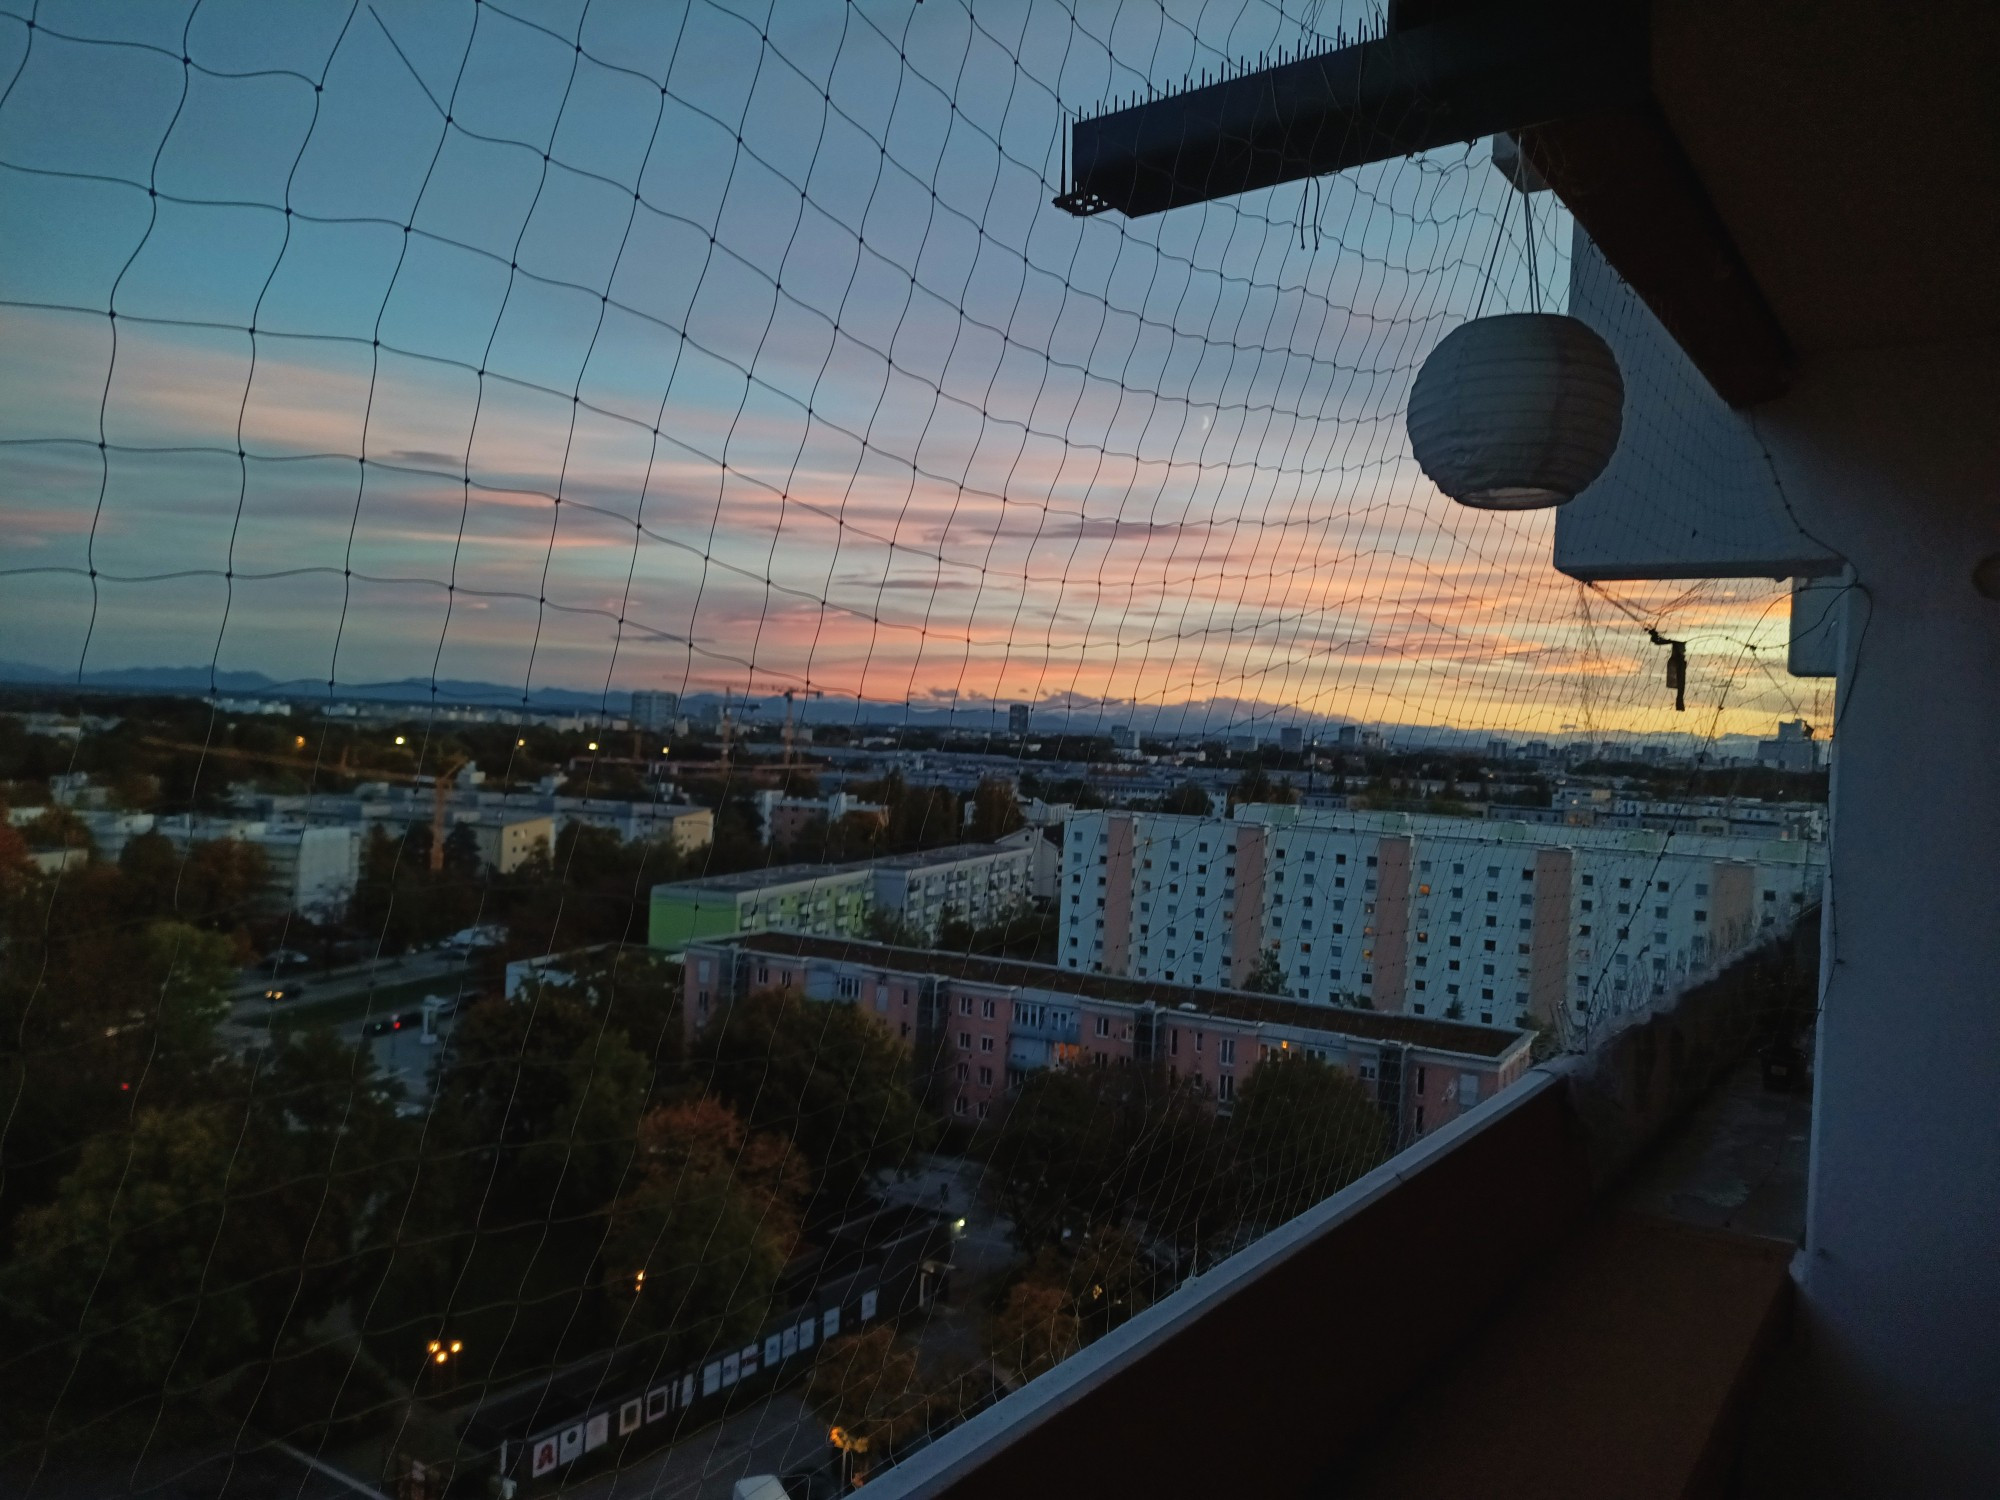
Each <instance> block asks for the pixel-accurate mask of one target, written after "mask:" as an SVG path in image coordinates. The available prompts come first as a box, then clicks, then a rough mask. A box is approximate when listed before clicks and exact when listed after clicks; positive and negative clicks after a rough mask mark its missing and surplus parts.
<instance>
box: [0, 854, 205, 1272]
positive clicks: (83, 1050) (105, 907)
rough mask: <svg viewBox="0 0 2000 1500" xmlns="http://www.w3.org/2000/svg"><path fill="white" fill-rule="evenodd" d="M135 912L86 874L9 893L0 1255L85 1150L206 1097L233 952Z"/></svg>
mask: <svg viewBox="0 0 2000 1500" xmlns="http://www.w3.org/2000/svg"><path fill="white" fill-rule="evenodd" d="M133 904H134V903H133V902H132V900H131V893H130V890H129V887H128V885H127V883H126V882H125V880H124V878H123V877H122V875H121V874H120V872H119V871H118V870H117V869H116V867H114V866H108V865H102V864H97V865H90V866H86V867H85V868H83V869H81V870H70V871H65V872H64V873H63V876H62V878H61V879H60V880H59V881H49V880H43V879H33V880H28V881H23V882H20V883H18V884H17V885H15V886H14V887H13V888H12V890H11V891H10V892H9V893H8V895H7V899H6V901H5V904H4V907H0V1120H4V1121H5V1122H6V1126H5V1129H4V1130H0V1241H4V1231H5V1227H6V1224H7V1222H8V1221H9V1220H10V1219H11V1217H12V1216H13V1214H14V1213H16V1212H17V1211H19V1209H20V1208H22V1207H24V1206H26V1205H28V1204H32V1203H38V1202H42V1201H44V1200H45V1199H46V1198H47V1197H48V1196H49V1195H50V1194H51V1193H52V1192H53V1191H54V1189H55V1184H56V1181H57V1180H58V1179H59V1178H60V1177H62V1176H63V1175H64V1174H65V1173H66V1172H68V1171H69V1170H70V1169H71V1168H72V1167H73V1166H75V1164H76V1153H77V1152H78V1150H79V1149H80V1148H81V1146H82V1144H83V1143H84V1142H85V1141H86V1140H88V1139H89V1138H90V1137H91V1136H93V1135H95V1134H97V1133H99V1132H101V1131H106V1130H112V1129H116V1128H122V1126H123V1124H124V1122H126V1121H127V1120H128V1119H129V1118H130V1117H131V1114H132V1112H133V1110H134V1109H135V1108H143V1107H153V1108H166V1107H169V1106H171V1105H174V1104H177V1103H181V1102H187V1101H191V1100H194V1099H199V1098H202V1097H205V1096H206V1092H207V1088H208V1083H207V1080H208V1076H209V1074H210V1073H211V1072H212V1070H213V1069H214V1068H215V1067H216V1065H217V1064H218V1061H219V1059H220V1056H221V1054H220V1051H219V1049H218V1048H217V1046H216V1043H215V1026H216V1023H217V1022H218V1021H220V1020H221V1019H222V1017H223V1016H224V1015H225V1014H226V1013H227V1011H228V1006H229V1000H228V995H229V989H230V987H231V985H233V984H234V982H235V979H236V973H237V959H238V954H237V952H236V948H235V945H234V944H233V943H232V942H231V941H230V940H229V939H227V938H225V937H222V936H220V935H218V934H215V933H209V932H203V931H201V930H200V929H199V928H196V927H191V926H189V925H187V924H186V923H184V922H174V921H159V920H148V919H147V918H146V916H145V914H144V913H143V911H138V912H135V911H133V910H132V907H133Z"/></svg>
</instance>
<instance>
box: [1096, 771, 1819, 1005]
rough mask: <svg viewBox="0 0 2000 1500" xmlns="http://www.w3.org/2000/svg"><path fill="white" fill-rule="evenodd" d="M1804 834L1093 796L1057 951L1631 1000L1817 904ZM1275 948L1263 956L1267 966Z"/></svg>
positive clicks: (1442, 987)
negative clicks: (1100, 804) (1109, 808)
mask: <svg viewBox="0 0 2000 1500" xmlns="http://www.w3.org/2000/svg"><path fill="white" fill-rule="evenodd" d="M1825 868H1826V856H1825V850H1824V848H1823V846H1821V845H1819V844H1816V843H1812V842H1810V841H1805V840H1757V839H1742V838H1730V837H1716V836H1694V835H1680V834H1667V833H1660V832H1654V831H1650V830H1643V829H1635V830H1617V829H1600V828H1582V827H1543V826H1535V825H1529V824H1526V823H1518V822H1496V821H1492V820H1488V819H1476V818H1445V817H1429V816H1418V815H1407V814H1397V813H1369V812H1350V811H1342V810H1331V809H1315V808H1298V807H1275V806H1251V807H1244V808H1239V809H1238V811H1237V815H1236V816H1235V817H1234V818H1228V819H1222V818H1201V817H1184V816H1177V815H1171V814H1151V813H1126V812H1087V813H1078V814H1076V815H1075V816H1074V817H1072V818H1071V819H1070V822H1069V825H1068V831H1067V836H1066V839H1065V852H1064V856H1063V870H1062V879H1061V886H1060V891H1061V895H1060V902H1061V914H1062V928H1061V937H1060V950H1059V952H1060V957H1061V962H1062V966H1063V967H1064V968H1066V969H1076V970H1078V971H1079V972H1091V973H1105V974H1117V975H1126V976H1130V977H1132V978H1137V979H1158V980H1164V981H1166V982H1168V983H1176V984H1194V985H1216V986H1225V987H1228V988H1233V989H1242V988H1245V987H1246V986H1247V985H1248V984H1249V982H1250V980H1251V976H1252V973H1253V971H1255V970H1256V969H1257V968H1258V966H1259V964H1260V962H1261V963H1263V964H1264V965H1266V972H1265V974H1264V975H1263V976H1262V977H1263V979H1264V980H1266V981H1267V982H1274V983H1275V984H1276V985H1277V987H1279V988H1280V989H1281V990H1282V992H1283V993H1284V994H1285V995H1287V996H1288V997H1289V998H1293V999H1298V1000H1304V1001H1308V1002H1313V1003H1318V1004H1326V1005H1351V1006H1361V1007H1364V1008H1369V1009H1373V1010H1376V1011H1382V1012H1389V1013H1398V1014H1407V1015H1411V1016H1433V1017H1435V1016H1445V1017H1450V1018H1452V1019H1461V1018H1462V1019H1464V1020H1466V1021H1471V1022H1476V1023H1478V1024H1482V1025H1489V1026H1513V1025H1518V1024H1521V1023H1522V1022H1523V1021H1526V1020H1529V1019H1533V1020H1535V1021H1538V1022H1542V1023H1549V1022H1552V1021H1554V1020H1556V1019H1557V1018H1558V1017H1560V1016H1563V1015H1565V1014H1567V1015H1568V1016H1570V1017H1581V1016H1585V1015H1591V1016H1599V1015H1604V1014H1614V1013H1617V1012H1622V1011H1626V1010H1632V1009H1637V1008H1639V1007H1641V1006H1644V1005H1648V1004H1651V1003H1653V1002H1655V1001H1657V1000H1661V999H1664V998H1666V997H1668V996H1670V995H1672V994H1676V993H1678V992H1679V991H1680V990H1682V989H1684V988H1686V987H1687V986H1688V985H1690V984H1693V983H1697V982H1699V981H1700V980H1702V979H1704V978H1706V977H1708V976H1710V975H1711V974H1713V973H1714V972H1715V971H1716V970H1717V969H1718V968H1719V967H1720V966H1721V965H1722V964H1723V963H1724V962H1725V961H1726V960H1727V959H1729V958H1730V957H1731V956H1733V955H1734V954H1736V953H1738V952H1740V951H1741V950H1743V949H1744V948H1745V947H1747V946H1749V945H1750V944H1752V943H1754V942H1756V941H1758V940H1759V939H1761V938H1764V937H1769V936H1775V935H1777V934H1778V933H1780V932H1782V931H1785V930H1788V929H1789V928H1790V927H1791V925H1792V923H1793V921H1794V920H1796V918H1797V917H1798V915H1799V913H1800V912H1801V911H1803V910H1804V909H1805V907H1807V906H1808V905H1810V904H1812V903H1813V902H1815V901H1817V899H1818V897H1819V891H1820V886H1821V883H1822V881H1823V879H1824V876H1825ZM1273 966H1274V967H1275V970H1276V973H1275V974H1273V973H1271V972H1270V969H1271V967H1273Z"/></svg>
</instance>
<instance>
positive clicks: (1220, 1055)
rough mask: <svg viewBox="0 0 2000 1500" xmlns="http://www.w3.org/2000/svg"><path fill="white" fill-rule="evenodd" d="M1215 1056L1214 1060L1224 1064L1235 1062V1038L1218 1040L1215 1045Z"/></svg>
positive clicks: (1228, 1037)
mask: <svg viewBox="0 0 2000 1500" xmlns="http://www.w3.org/2000/svg"><path fill="white" fill-rule="evenodd" d="M1215 1055H1216V1058H1217V1059H1218V1060H1219V1061H1221V1062H1226V1063H1233V1062H1235V1061H1236V1038H1235V1037H1230V1036H1225V1037H1221V1038H1219V1039H1218V1040H1217V1041H1216V1044H1215Z"/></svg>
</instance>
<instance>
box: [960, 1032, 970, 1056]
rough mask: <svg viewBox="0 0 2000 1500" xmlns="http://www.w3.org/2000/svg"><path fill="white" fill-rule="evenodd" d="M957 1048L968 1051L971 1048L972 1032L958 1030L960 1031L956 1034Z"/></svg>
mask: <svg viewBox="0 0 2000 1500" xmlns="http://www.w3.org/2000/svg"><path fill="white" fill-rule="evenodd" d="M958 1050H959V1051H961V1052H970V1051H971V1050H972V1033H971V1032H969V1031H961V1032H960V1033H959V1034H958Z"/></svg>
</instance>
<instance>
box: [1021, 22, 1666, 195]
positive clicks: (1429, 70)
mask: <svg viewBox="0 0 2000 1500" xmlns="http://www.w3.org/2000/svg"><path fill="white" fill-rule="evenodd" d="M1647 86H1648V80H1647V50H1646V30H1645V12H1644V9H1643V8H1642V7H1640V6H1637V5H1633V4H1629V3H1606V0H1598V3H1595V4H1592V3H1580V0H1521V3H1514V4H1499V3H1495V4H1484V5H1478V6H1474V7H1469V8H1467V9H1465V10H1457V11H1452V12H1450V13H1447V14H1444V15H1442V16H1441V17H1440V18H1438V19H1436V20H1431V21H1428V22H1427V23H1425V24H1421V25H1414V26H1408V27H1406V28H1405V29H1400V30H1392V31H1390V32H1389V33H1388V34H1387V35H1385V36H1381V37H1378V38H1375V39H1373V40H1370V41H1364V42H1361V43H1358V44H1357V45H1354V46H1350V47H1342V48H1339V49H1337V50H1334V51H1329V52H1324V53H1320V54H1318V55H1315V56H1310V57H1301V58H1295V59H1293V60H1291V61H1288V62H1282V63H1280V64H1278V65H1277V66H1274V67H1259V68H1257V69H1255V70H1253V71H1246V72H1243V73H1239V74H1237V75H1236V76H1234V77H1230V78H1225V79H1222V80H1221V81H1219V82H1215V83H1210V84H1206V85H1204V86H1200V87H1195V88H1191V89H1188V90H1186V91H1185V92H1182V93H1177V94H1170V95H1167V96H1165V97H1163V98H1158V99H1152V100H1148V101H1146V102H1144V103H1140V104H1135V105H1132V106H1130V107H1129V108H1124V109H1117V110H1112V111H1110V112H1108V113H1106V114H1102V115H1098V116H1095V117H1094V118H1091V119H1087V120H1079V121H1077V122H1076V124H1075V126H1074V128H1073V131H1072V138H1071V139H1072V151H1071V163H1072V170H1071V176H1070V182H1069V190H1068V191H1067V192H1065V193H1064V194H1063V195H1062V196H1061V197H1059V198H1058V199H1056V203H1057V205H1058V206H1060V207H1062V208H1065V209H1067V210H1068V211H1069V212H1071V213H1073V214H1078V215H1084V214H1094V213H1102V212H1104V211H1105V210H1106V209H1114V208H1115V209H1117V210H1118V211H1119V212H1120V213H1123V214H1125V215H1127V216H1128V217H1132V218H1137V217H1140V216H1143V215H1146V214H1155V213H1160V212H1162V211H1163V210H1165V209H1169V208H1179V207H1182V206H1185V205H1187V204H1192V203H1202V202H1207V201H1209V200H1211V199H1215V198H1222V197H1228V196H1231V195H1233V194H1237V193H1246V192H1250V191H1252V190H1254V189H1257V188H1265V187H1272V186H1275V185H1276V184H1278V183H1281V182H1294V181H1297V180H1299V179H1300V178H1304V177H1316V176H1320V175H1322V174H1324V173H1327V172H1338V171H1341V170H1343V169H1344V168H1347V167H1356V166H1362V165H1364V164H1366V163H1368V162H1374V161H1385V160H1388V159H1390V158H1392V157H1397V156H1407V155H1409V154H1411V153H1412V152H1417V151H1428V150H1431V149H1433V148H1435V147H1439V146H1448V145H1452V144H1454V143H1457V142H1465V141H1472V140H1477V139H1478V138H1480V137H1481V136H1487V135H1492V134H1494V133H1496V132H1499V131H1511V130H1519V129H1521V128H1522V127H1524V126H1529V125H1535V124H1540V123H1542V122H1545V121H1550V120H1559V119H1564V118H1567V117H1571V116H1575V115H1581V114H1588V113H1593V112H1597V111H1602V110H1610V109H1616V108H1619V107H1621V106H1625V105H1628V104H1632V103H1634V102H1637V101H1642V100H1644V99H1645V98H1646V97H1647Z"/></svg>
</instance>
